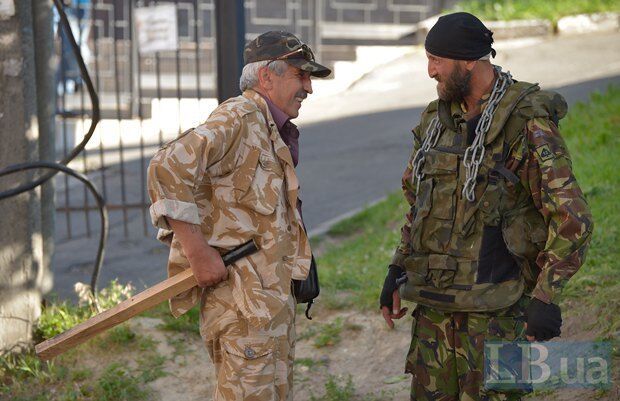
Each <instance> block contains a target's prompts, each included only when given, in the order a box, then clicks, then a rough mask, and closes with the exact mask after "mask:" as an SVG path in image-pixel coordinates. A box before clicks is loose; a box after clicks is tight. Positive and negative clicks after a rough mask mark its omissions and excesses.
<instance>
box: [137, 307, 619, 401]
mask: <svg viewBox="0 0 620 401" xmlns="http://www.w3.org/2000/svg"><path fill="white" fill-rule="evenodd" d="M575 302H576V301H572V303H575ZM567 307H571V308H573V313H571V314H570V315H569V316H567V317H566V319H565V325H564V328H563V335H562V339H563V340H572V341H583V340H594V339H596V338H597V334H596V332H597V330H596V327H595V322H596V315H595V314H594V313H592V311H589V310H580V311H577V310H575V309H574V305H571V304H570V303H569V304H568V305H565V310H566V308H567ZM338 318H339V319H341V322H342V325H341V326H342V332H341V334H340V341H339V342H337V343H336V344H335V345H328V346H324V347H320V348H317V347H316V345H315V339H316V335H314V336H310V334H311V333H313V332H315V331H316V328H317V327H320V326H321V325H323V324H325V323H327V322H334V321H335V320H336V319H338ZM159 323H160V321H159V320H158V319H153V318H138V319H134V321H133V322H132V329H134V330H135V331H136V332H138V333H140V334H142V335H148V336H150V337H152V338H153V339H154V340H156V341H157V348H158V349H157V351H158V353H159V354H161V355H164V356H165V357H166V359H167V361H166V363H165V365H164V369H165V371H166V372H167V375H166V376H165V377H162V378H159V379H157V380H155V381H154V382H151V383H150V384H149V386H150V388H151V389H152V390H153V399H154V400H175V401H176V400H179V401H197V400H206V399H210V397H211V393H212V391H213V381H214V378H213V365H212V363H211V361H210V360H209V357H208V355H207V353H206V350H205V349H204V347H203V344H202V341H201V339H200V338H199V337H198V336H197V335H194V334H186V333H171V332H165V331H162V330H161V329H159V328H157V326H158V324H159ZM409 323H410V318H409V319H403V321H400V322H398V324H397V325H396V328H395V329H394V330H389V329H387V327H386V326H385V324H384V322H383V320H382V318H381V316H380V315H379V313H378V311H377V312H375V311H372V312H366V313H362V312H358V311H339V312H333V311H327V310H325V309H322V308H320V307H319V308H316V310H314V320H312V321H308V320H306V319H305V318H304V317H303V316H302V315H299V316H298V322H297V334H298V337H300V340H299V341H298V344H297V349H296V359H297V360H298V361H300V363H299V364H296V366H295V400H298V401H310V400H311V399H312V396H313V395H314V396H315V397H317V398H319V397H320V396H322V395H323V394H324V392H325V389H324V383H325V382H326V381H327V380H328V378H329V377H330V376H331V377H334V378H336V380H337V382H339V383H341V385H342V386H344V385H345V384H346V382H347V378H348V377H350V378H351V380H352V382H353V387H354V389H355V394H356V395H355V397H354V398H353V399H354V400H360V401H361V400H373V401H379V400H381V401H383V400H386V401H387V400H394V401H406V400H409V396H408V394H409V383H410V377H409V376H408V375H404V374H403V367H404V363H405V352H406V350H407V347H408V346H409V341H410V329H409ZM615 362H616V365H617V362H618V358H616V361H615ZM614 368H615V367H614ZM619 379H620V374H619V372H618V369H617V368H615V369H614V370H613V382H614V384H613V388H612V390H611V391H609V392H607V393H603V394H602V393H597V392H595V391H592V390H575V389H569V390H561V391H557V392H554V393H548V394H542V393H541V394H535V395H533V396H530V397H528V398H527V399H528V400H533V401H552V400H558V401H581V400H603V401H617V400H619V399H620V387H619V386H618V383H619ZM319 399H320V398H319Z"/></svg>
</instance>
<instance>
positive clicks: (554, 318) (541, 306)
mask: <svg viewBox="0 0 620 401" xmlns="http://www.w3.org/2000/svg"><path fill="white" fill-rule="evenodd" d="M525 316H526V317H527V329H526V330H525V334H527V335H528V336H534V338H535V339H536V341H547V340H550V339H552V338H553V337H558V336H559V335H560V333H561V331H560V328H561V327H562V313H561V311H560V307H559V306H557V305H556V304H547V303H544V302H543V301H541V300H540V299H538V298H532V300H531V301H530V304H529V305H528V306H527V309H526V311H525Z"/></svg>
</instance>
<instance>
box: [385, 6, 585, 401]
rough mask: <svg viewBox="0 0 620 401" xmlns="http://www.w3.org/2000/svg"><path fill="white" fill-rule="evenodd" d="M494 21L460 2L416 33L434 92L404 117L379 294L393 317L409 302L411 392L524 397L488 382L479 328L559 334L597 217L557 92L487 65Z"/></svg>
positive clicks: (445, 398) (485, 337) (490, 335)
mask: <svg viewBox="0 0 620 401" xmlns="http://www.w3.org/2000/svg"><path fill="white" fill-rule="evenodd" d="M492 35H493V33H492V32H491V31H489V30H488V29H487V28H486V27H485V26H484V25H483V24H482V22H481V21H480V20H479V19H478V18H476V17H475V16H473V15H471V14H467V13H455V14H450V15H445V16H443V17H440V18H439V20H438V21H437V23H436V24H435V25H434V26H433V28H432V29H431V30H430V31H429V33H428V36H427V38H426V42H425V48H426V54H427V58H428V74H429V76H430V77H431V78H433V79H435V80H437V81H438V84H437V92H438V95H439V99H438V100H435V101H433V102H431V103H430V104H429V105H428V107H427V108H426V110H424V112H423V113H422V116H421V120H420V124H419V125H418V126H417V127H415V128H414V130H413V142H414V147H413V152H412V154H411V158H410V159H409V162H408V164H407V168H406V169H405V173H404V176H403V181H402V183H403V190H404V193H405V197H406V198H407V201H408V202H409V204H410V205H411V209H410V211H409V212H408V213H407V215H406V220H405V224H404V225H403V227H402V230H401V233H402V238H401V242H400V244H399V246H398V248H397V250H396V252H395V254H394V257H393V259H392V262H391V264H390V266H389V269H388V273H387V275H386V279H385V283H384V287H383V291H382V294H381V299H380V304H381V309H382V312H383V316H384V318H385V320H386V322H387V324H388V325H389V326H390V327H393V324H394V323H393V321H392V319H399V318H401V317H403V316H404V314H405V312H406V309H405V308H402V309H401V305H400V300H401V298H403V299H406V300H409V301H413V302H415V303H417V306H416V307H415V309H414V311H413V327H412V341H411V346H410V349H409V353H408V356H407V364H406V372H408V373H412V375H413V381H412V386H411V399H412V400H442V401H449V400H450V401H451V400H515V399H519V398H520V396H521V394H522V391H523V389H515V390H506V389H500V390H498V389H495V390H493V389H490V388H489V387H488V386H487V387H485V384H484V383H483V378H484V375H483V354H484V353H483V351H484V344H485V341H489V340H502V341H513V340H517V339H523V340H525V339H526V338H527V339H528V340H530V341H533V340H537V341H545V340H549V339H551V338H553V337H556V336H558V335H560V328H561V325H562V318H561V313H560V308H559V307H558V303H559V301H560V294H561V291H562V288H563V287H564V286H565V284H566V282H567V281H568V279H569V278H570V277H571V276H572V275H573V274H575V272H576V271H577V270H578V269H579V267H580V266H581V265H582V264H583V263H584V260H585V255H586V250H587V248H588V244H589V242H590V237H591V233H592V229H593V223H592V216H591V213H590V210H589V208H588V205H587V203H586V200H585V198H584V195H583V193H582V191H581V190H580V188H579V185H578V184H577V181H576V180H575V177H574V175H573V172H572V169H571V161H570V156H569V153H568V150H567V148H566V144H565V143H564V140H563V139H562V137H561V136H560V133H559V131H558V120H559V119H561V118H562V117H564V115H565V114H566V103H565V102H564V99H563V98H562V97H561V96H560V95H559V94H556V93H553V92H546V91H541V90H540V88H539V87H538V85H536V84H530V83H527V82H518V81H516V80H514V79H513V78H512V77H511V75H510V74H509V73H506V72H503V71H502V70H501V68H500V67H498V66H494V65H492V64H491V63H490V61H489V59H490V57H491V56H495V50H494V49H493V48H492V47H491V45H492V43H493V38H492Z"/></svg>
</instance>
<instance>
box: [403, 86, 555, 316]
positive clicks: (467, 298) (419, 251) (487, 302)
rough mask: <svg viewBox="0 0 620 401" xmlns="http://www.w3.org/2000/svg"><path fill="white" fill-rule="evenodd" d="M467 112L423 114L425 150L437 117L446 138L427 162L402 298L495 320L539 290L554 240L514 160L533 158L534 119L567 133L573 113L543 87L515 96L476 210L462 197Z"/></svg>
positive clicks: (514, 89) (494, 133)
mask: <svg viewBox="0 0 620 401" xmlns="http://www.w3.org/2000/svg"><path fill="white" fill-rule="evenodd" d="M459 109H460V107H459V106H458V105H457V104H448V103H446V102H442V101H434V102H432V103H431V104H430V105H429V106H428V107H427V109H426V110H425V111H424V113H423V114H422V119H421V122H420V131H419V135H420V136H422V138H420V139H421V140H422V141H423V140H424V135H425V133H426V130H427V127H428V126H429V124H430V122H431V120H432V119H433V118H434V117H435V116H437V115H439V119H440V121H441V123H442V125H443V131H442V132H441V134H440V138H439V141H438V142H437V145H436V146H435V147H434V148H431V149H430V150H429V151H427V152H426V154H425V161H424V165H423V170H422V171H423V173H424V177H423V179H422V180H421V181H420V183H419V189H418V193H417V197H416V201H415V204H414V205H413V207H412V216H413V221H412V224H411V238H410V241H411V249H412V253H411V254H410V255H409V256H407V257H406V258H405V259H404V261H403V265H404V266H403V267H404V268H405V270H406V272H407V277H408V280H407V282H406V283H405V284H404V285H403V286H401V287H400V295H401V297H402V298H403V299H406V300H410V301H414V302H417V303H420V304H423V305H428V306H432V307H435V308H437V309H440V310H445V311H469V312H473V311H492V310H497V309H501V308H505V307H508V306H510V305H512V304H514V303H515V302H516V301H517V300H518V299H519V298H520V297H521V296H522V294H523V293H524V291H525V292H527V291H531V290H532V289H533V287H534V285H535V283H536V279H537V277H538V274H539V273H540V270H539V268H538V267H537V264H536V257H537V256H538V253H539V252H540V251H541V250H542V249H543V248H544V246H545V243H546V240H547V226H546V224H545V222H544V220H543V217H542V215H541V214H540V213H539V212H538V210H537V209H536V207H535V206H534V204H533V201H532V197H531V194H530V193H529V192H528V190H527V189H526V188H524V187H523V186H522V185H521V184H520V180H519V178H518V177H517V176H516V175H515V174H514V173H513V172H511V171H510V170H508V169H507V168H506V167H505V162H506V159H507V157H508V155H509V154H511V153H513V151H517V154H519V155H523V156H524V157H526V155H527V154H528V150H527V143H526V138H525V135H524V133H525V132H524V128H525V124H526V123H527V121H528V120H530V119H533V118H537V117H542V118H549V119H551V120H552V121H555V123H556V124H557V121H558V120H559V119H560V118H562V117H564V115H565V114H566V109H567V108H566V102H565V101H564V99H563V98H562V97H561V96H560V95H559V94H556V93H553V92H546V91H541V90H540V89H539V87H538V86H537V85H536V84H529V83H526V82H516V83H514V84H513V85H511V86H510V87H509V88H508V89H507V92H506V93H505V94H504V96H503V97H502V99H501V101H500V103H499V105H498V107H497V109H496V111H495V114H494V115H493V119H492V122H491V126H490V128H489V130H488V132H487V135H486V140H485V154H484V158H483V161H482V164H481V165H480V169H479V172H478V176H477V179H476V182H477V183H476V188H475V193H476V199H475V201H474V202H470V201H468V200H467V199H466V198H465V197H464V196H463V195H462V189H463V185H464V182H465V167H464V165H463V156H464V153H465V150H466V148H467V146H468V145H467V143H466V142H467V140H466V138H467V124H466V122H465V121H464V120H463V119H462V118H456V119H455V116H456V115H457V114H459V112H460V110H459ZM413 179H414V180H415V179H416V178H415V176H414V178H413ZM413 184H414V185H413V187H414V188H415V187H416V184H418V183H417V182H414V183H413Z"/></svg>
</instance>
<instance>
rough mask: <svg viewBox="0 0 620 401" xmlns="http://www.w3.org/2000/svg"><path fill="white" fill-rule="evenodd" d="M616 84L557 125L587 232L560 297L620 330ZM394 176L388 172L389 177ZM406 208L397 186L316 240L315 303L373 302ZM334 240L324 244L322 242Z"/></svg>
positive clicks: (606, 330)
mask: <svg viewBox="0 0 620 401" xmlns="http://www.w3.org/2000/svg"><path fill="white" fill-rule="evenodd" d="M619 110H620V87H618V86H616V87H610V88H609V89H608V90H607V91H605V93H603V94H601V93H594V94H593V95H592V97H591V100H590V102H588V103H585V104H577V105H575V106H574V107H572V108H571V110H570V111H569V115H568V117H567V118H565V119H564V120H562V121H561V122H560V130H561V131H562V134H563V136H564V138H565V140H566V142H567V145H568V147H569V149H570V150H571V155H572V159H573V168H574V172H575V175H576V177H577V179H578V181H579V183H580V185H581V188H582V189H583V191H584V193H585V194H586V197H587V198H588V203H589V204H590V207H591V209H592V213H593V215H594V221H595V231H594V235H593V240H592V244H591V248H590V250H589V252H588V257H587V261H586V264H585V265H584V266H583V267H582V268H581V269H580V271H579V272H578V273H577V274H576V275H575V276H574V277H573V279H572V280H571V281H570V282H569V285H568V286H567V288H566V290H565V292H564V293H565V295H566V299H567V300H570V299H574V300H577V299H578V300H579V302H583V303H585V304H586V305H589V306H590V307H592V308H594V311H595V313H596V316H598V325H597V331H598V330H600V331H599V332H600V333H602V335H603V336H605V335H611V334H613V333H617V332H618V330H620V318H619V316H620V298H619V297H618V296H617V294H619V293H620V267H619V265H618V260H620V250H619V245H618V244H620V236H619V230H620V228H619V227H620V213H618V206H617V201H616V200H617V199H620V174H618V168H619V167H620V163H619V162H618V155H620V135H619V134H620V113H619V112H618V111H619ZM396 179H398V178H397V177H395V180H396ZM405 211H406V208H405V201H404V198H403V196H402V195H401V193H400V192H398V193H395V194H392V195H390V196H389V197H388V198H387V199H386V200H385V201H383V202H380V203H379V204H376V205H374V206H372V207H371V208H369V209H367V210H365V211H364V212H362V213H360V214H358V215H356V216H354V217H352V218H351V219H348V220H346V221H344V222H342V223H340V224H339V225H337V226H336V227H334V228H333V230H332V231H331V232H330V233H329V234H328V236H327V237H325V238H322V239H320V240H321V245H324V244H325V243H327V244H328V245H327V249H326V251H325V253H324V254H323V255H321V256H320V257H319V258H318V265H319V276H320V281H321V286H322V292H321V297H322V300H323V303H324V304H325V305H326V306H327V307H328V308H332V309H339V308H342V307H356V308H358V309H361V310H365V309H375V308H378V298H379V293H380V291H381V286H382V283H383V279H384V277H385V273H386V267H387V265H388V264H389V262H390V260H391V257H392V254H393V252H394V249H395V248H396V246H397V244H398V241H399V236H400V234H399V231H400V230H399V229H400V224H401V222H402V221H403V220H404V218H403V216H404V213H405ZM330 241H332V242H334V244H333V245H331V246H329V242H330Z"/></svg>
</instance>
